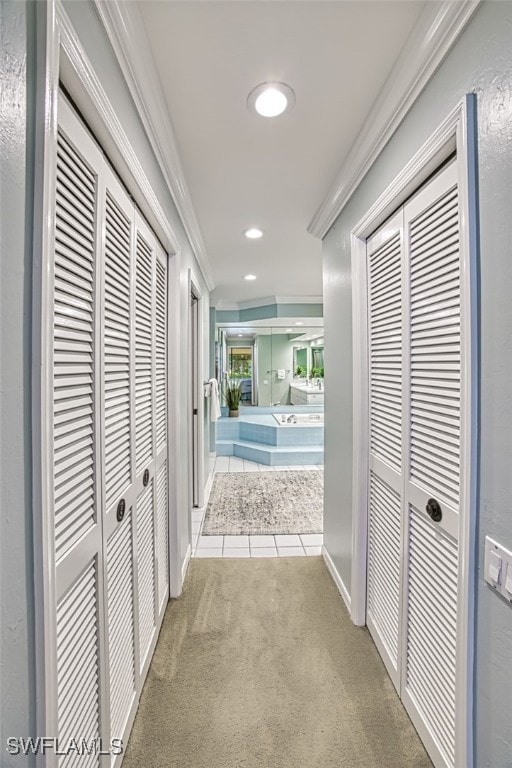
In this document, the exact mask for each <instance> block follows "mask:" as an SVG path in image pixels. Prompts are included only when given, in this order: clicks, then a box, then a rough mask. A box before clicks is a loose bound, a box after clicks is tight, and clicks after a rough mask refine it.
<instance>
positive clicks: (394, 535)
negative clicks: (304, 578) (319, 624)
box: [367, 211, 405, 690]
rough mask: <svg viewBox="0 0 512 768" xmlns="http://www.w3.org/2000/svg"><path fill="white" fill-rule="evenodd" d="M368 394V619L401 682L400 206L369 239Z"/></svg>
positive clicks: (386, 660) (389, 667)
mask: <svg viewBox="0 0 512 768" xmlns="http://www.w3.org/2000/svg"><path fill="white" fill-rule="evenodd" d="M367 253H368V328H369V375H370V381H369V395H370V402H369V408H370V419H369V425H370V435H369V446H370V461H369V468H370V477H369V499H368V577H367V624H368V629H369V630H370V632H371V634H372V637H373V639H374V641H375V644H376V645H377V647H378V648H379V651H380V654H381V656H382V658H383V660H384V663H385V664H386V667H387V670H388V672H389V675H390V677H391V679H392V681H393V683H394V685H395V687H396V688H397V690H399V688H400V646H401V625H402V624H401V622H402V618H401V609H402V546H403V538H402V527H403V485H404V483H403V464H404V452H403V425H402V421H403V399H404V395H403V386H404V384H403V365H404V357H403V332H404V314H403V309H402V303H403V299H402V295H403V272H404V260H405V257H404V247H403V214H402V212H401V211H400V212H399V213H398V214H397V215H396V216H394V217H393V219H392V220H391V221H389V222H387V223H386V225H385V226H384V227H383V228H381V229H380V230H379V232H377V233H376V234H375V235H374V236H373V237H372V238H370V239H369V240H368V243H367Z"/></svg>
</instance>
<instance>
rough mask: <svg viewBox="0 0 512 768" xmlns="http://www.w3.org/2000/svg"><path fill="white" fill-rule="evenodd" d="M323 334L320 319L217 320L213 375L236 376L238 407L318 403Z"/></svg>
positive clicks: (321, 397) (316, 404) (315, 404)
mask: <svg viewBox="0 0 512 768" xmlns="http://www.w3.org/2000/svg"><path fill="white" fill-rule="evenodd" d="M323 335H324V334H323V321H322V319H321V318H318V319H317V318H315V319H313V322H311V323H310V322H305V321H301V320H300V319H298V318H293V319H290V318H288V319H286V318H279V319H277V318H274V319H273V320H256V321H252V322H246V323H240V322H238V323H234V322H226V323H222V324H217V339H216V372H217V378H218V379H219V381H220V382H221V383H222V382H225V380H226V378H230V379H237V380H238V381H239V383H240V387H241V390H242V405H244V406H254V407H262V408H269V407H273V406H287V405H294V406H295V405H297V406H304V407H309V406H311V405H314V406H315V407H316V408H321V407H322V406H323V367H324V361H323Z"/></svg>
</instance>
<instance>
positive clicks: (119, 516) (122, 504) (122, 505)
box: [116, 499, 126, 523]
mask: <svg viewBox="0 0 512 768" xmlns="http://www.w3.org/2000/svg"><path fill="white" fill-rule="evenodd" d="M125 512H126V501H125V500H124V499H121V501H120V502H119V504H118V505H117V512H116V517H117V522H118V523H120V522H121V520H122V519H123V517H124V513H125Z"/></svg>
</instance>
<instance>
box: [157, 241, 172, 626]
mask: <svg viewBox="0 0 512 768" xmlns="http://www.w3.org/2000/svg"><path fill="white" fill-rule="evenodd" d="M167 291H168V285H167V256H166V254H165V253H164V252H163V251H162V249H161V248H159V247H158V246H157V248H156V294H155V296H156V305H155V331H156V334H155V426H156V430H155V431H156V446H155V452H156V526H155V537H156V541H155V550H156V568H157V595H158V602H157V605H158V613H159V616H162V615H163V612H164V610H165V607H166V605H167V600H168V597H169V489H168V461H167V450H168V442H167V432H168V427H167V419H168V415H167V365H168V360H167V323H168V309H167Z"/></svg>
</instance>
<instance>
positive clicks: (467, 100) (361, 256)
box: [350, 94, 479, 767]
mask: <svg viewBox="0 0 512 768" xmlns="http://www.w3.org/2000/svg"><path fill="white" fill-rule="evenodd" d="M454 152H456V153H457V156H456V161H455V162H457V164H458V169H459V179H460V200H461V206H462V209H461V228H460V237H461V251H462V254H463V255H462V260H463V266H462V273H461V290H462V292H463V295H464V296H465V299H466V300H465V301H464V302H463V309H462V313H461V324H462V325H463V326H464V327H465V328H466V332H465V333H464V334H463V338H464V342H463V343H464V349H463V357H464V361H465V362H464V365H465V376H464V382H465V391H464V403H465V412H464V416H463V424H465V428H464V432H463V434H462V436H461V438H462V439H461V460H462V463H463V466H465V467H466V468H467V469H466V471H465V473H464V481H463V486H462V488H461V508H462V509H464V510H465V512H466V513H465V514H464V515H461V530H460V536H459V551H460V559H461V571H460V580H459V595H460V608H459V614H458V627H457V657H458V658H459V659H461V663H460V666H459V671H460V670H463V671H462V672H460V675H459V679H458V681H457V713H458V717H457V723H456V745H457V753H458V760H459V761H460V764H461V765H467V766H468V767H469V766H472V765H473V676H474V672H473V660H474V610H475V608H474V603H475V586H476V584H475V582H476V575H475V573H476V572H475V568H476V552H475V546H476V544H475V542H476V508H477V472H478V456H477V440H478V424H479V417H478V359H479V354H478V294H477V277H478V266H477V263H478V262H477V257H478V218H477V132H476V95H475V94H467V95H466V96H465V97H464V99H463V100H462V101H461V102H460V103H459V104H457V106H456V107H455V108H454V109H453V110H452V112H451V113H450V114H449V115H448V116H447V118H446V119H445V120H444V121H443V122H442V123H441V125H440V126H439V127H438V128H437V130H436V131H435V132H434V133H433V134H432V135H431V136H430V138H429V139H428V140H427V141H426V142H425V144H423V146H422V147H421V148H420V149H419V151H418V152H417V153H416V154H415V155H414V156H413V158H412V159H411V160H410V161H409V163H407V165H406V166H405V167H404V168H403V170H402V171H401V172H400V173H399V174H398V175H397V176H396V178H395V179H394V180H393V182H392V183H391V184H390V185H389V186H388V187H387V189H386V190H385V191H384V192H383V193H382V195H380V197H379V198H378V199H377V200H376V202H375V203H374V204H373V205H372V207H371V208H370V209H369V211H368V212H367V213H366V214H365V216H364V217H363V218H362V219H361V220H360V221H359V222H358V224H357V225H356V226H355V227H354V229H353V230H352V232H351V268H352V366H353V419H354V421H353V436H352V440H353V445H352V448H353V474H352V488H353V495H352V570H351V590H350V592H351V595H350V597H351V601H350V606H351V608H350V612H351V618H352V621H353V622H354V624H356V625H358V626H364V625H365V623H366V567H367V525H368V470H369V467H368V455H369V454H368V447H369V423H368V415H369V414H368V411H369V409H368V403H369V392H368V319H367V267H366V240H367V238H368V237H369V236H370V235H371V234H372V232H374V231H375V230H376V229H377V228H378V227H379V226H380V225H381V224H383V223H384V222H385V221H386V219H387V218H388V217H389V216H390V215H391V214H392V212H393V211H394V210H396V209H397V208H398V207H400V206H401V205H402V204H403V203H404V202H405V201H406V200H407V198H409V197H410V196H411V194H412V193H413V192H414V191H415V190H416V189H417V188H418V187H419V186H420V185H421V184H422V183H423V182H424V181H426V180H427V179H428V177H429V176H430V175H431V173H432V172H433V171H434V170H435V169H436V168H437V167H439V166H440V165H441V163H443V161H445V160H447V159H448V158H449V157H450V156H451V155H452V154H453V153H454Z"/></svg>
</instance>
